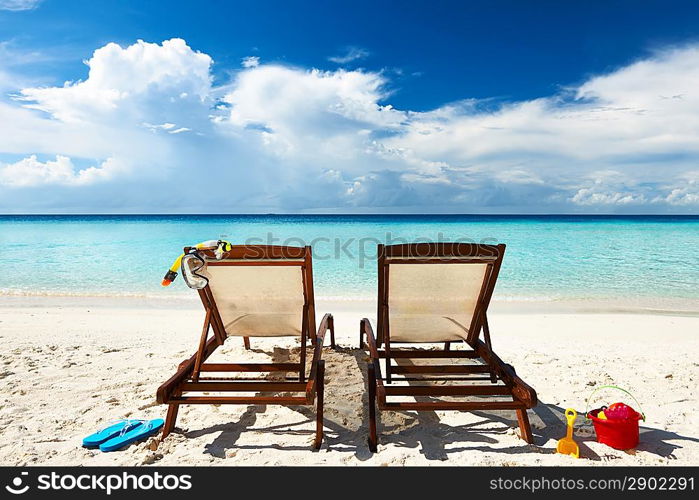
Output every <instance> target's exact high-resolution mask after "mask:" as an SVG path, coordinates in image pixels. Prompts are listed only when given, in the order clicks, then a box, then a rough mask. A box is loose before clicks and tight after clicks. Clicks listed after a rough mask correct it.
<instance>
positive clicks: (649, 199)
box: [0, 39, 699, 213]
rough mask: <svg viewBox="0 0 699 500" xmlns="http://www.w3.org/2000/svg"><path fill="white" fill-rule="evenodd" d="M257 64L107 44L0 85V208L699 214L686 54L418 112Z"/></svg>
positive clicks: (338, 76)
mask: <svg viewBox="0 0 699 500" xmlns="http://www.w3.org/2000/svg"><path fill="white" fill-rule="evenodd" d="M256 62H257V63H258V64H256V65H252V64H249V65H247V66H245V65H244V67H243V68H242V69H240V70H239V71H237V72H236V73H235V74H234V76H233V77H232V80H231V81H230V82H226V84H225V85H224V86H223V87H220V88H215V87H213V86H212V76H211V67H212V64H213V61H212V59H211V58H210V57H209V56H208V55H206V54H203V53H201V52H197V51H195V50H193V49H192V48H190V47H189V46H188V45H187V44H186V43H185V42H184V40H180V39H173V40H167V41H164V42H163V43H162V44H155V43H146V42H143V41H138V42H136V43H135V44H133V45H130V46H128V47H120V46H119V45H116V44H108V45H106V46H104V47H102V48H100V49H97V50H96V51H95V52H94V54H93V56H92V57H91V58H90V60H89V61H87V65H88V70H89V71H88V74H87V77H86V78H85V79H84V80H78V81H75V82H68V83H66V84H65V85H64V86H60V87H38V86H31V87H25V88H20V89H17V90H16V91H15V94H16V95H17V96H18V97H17V99H16V100H14V101H9V102H3V101H2V100H0V118H2V119H0V154H3V153H4V154H11V155H13V158H17V157H20V158H24V159H23V160H21V161H19V162H14V163H5V164H0V172H2V174H1V177H0V200H1V201H0V210H7V207H16V206H17V205H18V204H20V205H21V204H22V203H26V201H25V200H27V199H29V198H31V197H27V196H25V195H20V193H24V192H26V191H30V190H33V189H34V190H39V189H41V190H42V193H45V192H46V193H48V191H46V190H50V189H53V188H52V186H53V187H54V188H55V189H57V191H54V193H55V196H42V197H33V198H31V199H32V200H33V201H32V203H33V204H34V205H32V206H33V207H39V208H37V209H40V208H41V207H49V208H52V207H56V206H59V205H60V207H61V208H62V209H64V210H68V211H69V210H71V207H80V210H85V208H84V207H86V206H87V207H89V206H91V204H94V203H95V200H99V201H101V200H103V199H104V198H105V196H107V197H108V193H109V189H116V187H118V188H119V193H120V195H119V197H117V198H110V201H111V202H112V203H114V204H117V203H119V204H121V205H119V206H117V205H115V207H114V210H116V211H122V212H123V211H156V212H162V211H167V210H168V207H172V211H180V212H181V211H188V210H192V211H238V212H245V211H303V210H324V209H327V210H348V209H356V210H363V211H371V210H384V209H387V208H388V209H390V208H391V207H397V208H396V209H399V210H410V211H419V212H425V211H456V212H477V211H501V212H520V211H548V212H567V211H598V210H602V211H632V212H633V211H644V210H645V211H673V212H675V211H684V212H690V213H692V212H696V210H697V208H699V187H698V186H699V181H698V179H697V174H696V166H697V164H698V163H699V91H697V90H696V89H698V88H699V45H697V46H687V47H685V48H681V49H672V50H667V51H663V52H657V53H654V54H652V55H650V56H649V57H647V58H646V59H644V60H640V61H638V62H636V63H634V64H630V65H628V66H626V67H623V68H619V69H618V70H616V71H613V72H610V73H608V74H605V75H599V76H596V77H594V78H590V79H588V80H587V81H585V82H583V83H582V84H581V85H579V86H577V87H573V88H569V89H566V90H565V91H562V92H561V93H559V94H556V95H553V96H549V97H544V98H540V99H534V100H530V101H522V102H513V103H505V104H503V105H501V106H493V103H492V102H488V103H483V102H479V101H475V100H469V99H464V100H463V101H461V102H457V103H451V104H447V105H444V106H441V107H439V108H436V109H434V110H431V111H429V112H414V111H411V110H407V109H406V110H400V109H395V108H394V107H392V106H391V105H390V100H391V94H390V92H388V91H387V90H386V89H387V86H388V84H389V81H388V79H387V78H388V77H387V76H386V74H384V73H376V72H370V71H363V70H352V71H349V70H345V69H338V70H335V71H321V70H317V69H304V68H295V67H289V66H282V65H278V64H259V61H256ZM0 64H1V62H0ZM2 74H3V73H2V67H0V76H1V75H2ZM9 78H10V77H8V81H9ZM8 84H9V83H7V82H5V83H4V85H5V86H7V85H8ZM32 155H49V156H50V157H53V156H56V160H55V161H54V160H49V161H43V162H42V161H39V160H37V157H36V156H32ZM40 157H43V156H40ZM76 165H95V166H94V167H91V168H87V169H79V168H77V167H76ZM57 186H63V188H61V189H67V188H68V187H69V188H70V196H67V195H65V194H63V191H61V190H59V188H58V187H57ZM101 208H102V206H100V210H98V209H97V208H96V209H95V211H102V210H101ZM75 209H76V210H77V208H75ZM88 210H89V208H88Z"/></svg>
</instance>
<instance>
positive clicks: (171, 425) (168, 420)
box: [160, 403, 180, 441]
mask: <svg viewBox="0 0 699 500" xmlns="http://www.w3.org/2000/svg"><path fill="white" fill-rule="evenodd" d="M179 409H180V405H178V404H174V403H170V404H169V405H168V408H167V417H165V426H163V435H162V437H161V438H160V440H161V441H162V440H163V439H165V438H166V437H168V435H169V434H170V433H171V432H172V431H173V430H174V429H175V421H176V420H177V412H178V411H179Z"/></svg>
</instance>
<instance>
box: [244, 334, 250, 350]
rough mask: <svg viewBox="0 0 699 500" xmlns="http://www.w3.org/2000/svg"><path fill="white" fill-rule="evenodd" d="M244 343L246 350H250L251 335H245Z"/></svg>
mask: <svg viewBox="0 0 699 500" xmlns="http://www.w3.org/2000/svg"><path fill="white" fill-rule="evenodd" d="M243 345H244V346H245V350H246V351H249V350H250V337H243Z"/></svg>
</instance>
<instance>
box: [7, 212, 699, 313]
mask: <svg viewBox="0 0 699 500" xmlns="http://www.w3.org/2000/svg"><path fill="white" fill-rule="evenodd" d="M217 238H225V239H228V240H230V241H232V242H234V243H241V242H243V241H245V240H248V239H250V238H257V240H256V241H255V242H257V243H259V242H271V243H275V244H290V245H299V244H304V243H308V244H313V246H314V253H315V255H314V272H315V287H316V295H318V296H321V297H347V298H358V297H373V296H374V295H375V293H376V292H375V287H376V285H375V277H376V261H375V255H376V244H377V242H387V241H390V240H393V241H394V242H401V239H402V240H406V241H416V240H428V241H437V240H443V241H449V240H455V239H469V240H471V241H476V242H486V243H493V242H502V243H506V244H507V252H506V255H505V260H504V264H503V268H502V272H501V279H500V281H499V283H498V287H497V289H496V297H498V298H500V299H503V298H504V299H507V298H513V299H525V300H526V299H534V300H537V299H554V300H555V299H568V298H574V299H578V298H582V299H586V298H591V299H605V298H628V297H640V298H643V297H648V298H653V297H666V298H667V297H670V298H681V299H699V216H690V217H676V216H632V217H613V216H521V217H520V216H443V215H438V216H393V215H392V216H334V215H318V216H300V215H295V216H291V215H289V216H282V215H264V216H262V215H260V216H257V215H245V216H232V215H226V216H0V244H1V246H2V252H1V253H0V269H1V270H2V272H0V294H5V295H8V294H57V295H60V294H78V295H83V294H84V295H90V294H114V293H116V294H124V295H137V296H138V295H146V296H162V297H168V296H173V295H186V294H192V293H194V292H192V291H191V290H189V289H188V288H187V287H186V286H185V285H184V283H183V281H182V280H181V278H178V280H177V281H176V282H175V283H174V284H173V285H171V286H170V287H169V288H162V287H161V286H160V281H161V279H162V277H163V274H164V273H165V271H166V270H167V268H168V267H169V266H170V264H171V262H172V260H173V259H174V258H175V257H176V256H177V255H178V253H179V252H180V251H181V249H182V247H183V246H184V245H187V244H194V243H197V242H199V241H203V240H208V239H217Z"/></svg>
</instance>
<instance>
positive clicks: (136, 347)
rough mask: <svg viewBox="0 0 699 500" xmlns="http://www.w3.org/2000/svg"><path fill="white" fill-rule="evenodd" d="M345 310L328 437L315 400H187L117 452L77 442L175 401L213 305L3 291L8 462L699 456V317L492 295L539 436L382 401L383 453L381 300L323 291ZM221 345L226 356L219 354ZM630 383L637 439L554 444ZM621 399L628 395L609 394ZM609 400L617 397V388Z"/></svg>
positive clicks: (331, 354) (503, 418)
mask: <svg viewBox="0 0 699 500" xmlns="http://www.w3.org/2000/svg"><path fill="white" fill-rule="evenodd" d="M317 309H318V313H319V315H320V314H321V313H323V312H326V311H329V312H333V313H334V314H335V318H336V325H337V339H338V342H339V344H340V345H341V346H342V347H341V348H340V349H338V350H337V351H332V350H330V349H326V351H325V353H324V358H325V359H326V380H327V387H326V406H325V408H326V410H325V426H326V431H325V441H324V443H323V447H322V449H321V450H320V451H319V452H314V451H312V450H311V442H312V438H313V430H314V421H313V419H314V410H313V409H312V408H306V407H294V408H284V407H276V406H275V407H272V406H267V407H266V406H264V405H259V406H249V407H244V406H243V407H238V406H218V407H213V406H191V407H183V408H182V409H181V410H180V417H179V419H178V422H177V432H176V433H175V434H173V435H171V436H170V437H168V438H167V439H166V440H165V441H164V442H163V443H160V444H159V447H158V448H157V450H155V451H153V450H152V449H151V448H155V444H157V441H158V440H157V439H151V440H149V441H148V442H146V443H141V444H135V445H131V446H130V447H129V448H127V449H125V450H123V451H119V452H114V453H100V452H99V451H91V450H86V449H83V448H81V447H80V441H81V439H82V437H83V436H85V435H87V434H89V433H91V432H93V431H94V430H96V429H98V428H100V427H101V426H103V425H105V424H106V423H107V422H109V421H110V420H114V419H117V418H120V417H130V418H156V417H164V416H165V407H163V406H159V405H156V404H155V391H156V389H157V387H158V386H159V385H160V384H161V383H162V382H163V381H164V380H165V379H166V378H168V377H169V376H170V375H171V374H172V373H174V371H175V369H176V366H177V364H178V363H179V362H180V361H182V360H183V359H185V358H187V357H189V356H190V355H191V354H192V353H193V352H194V351H195V349H196V345H197V342H198V337H199V332H200V325H201V321H202V316H203V314H202V313H201V311H200V310H199V307H198V305H197V304H195V303H194V302H190V301H176V302H172V301H170V302H162V301H155V300H147V299H140V300H136V299H124V298H75V297H73V298H50V297H42V298H37V297H5V298H3V299H2V300H0V346H2V348H1V349H0V436H1V437H0V465H77V464H82V465H140V464H158V465H185V464H192V465H209V464H210V465H306V464H328V465H344V464H347V465H362V464H367V465H386V464H388V465H439V464H447V465H571V464H572V465H583V464H585V465H588V464H590V465H607V464H610V465H616V464H619V465H622V464H623V465H675V464H677V465H680V464H682V465H698V464H699V412H697V396H696V386H697V382H696V380H695V379H696V377H697V374H698V373H699V370H698V366H699V357H698V356H697V353H698V351H699V349H698V347H699V342H698V339H699V336H698V333H699V316H697V315H696V314H691V313H685V314H679V313H666V314H660V313H658V312H656V313H654V314H648V313H639V312H637V313H633V314H630V313H603V312H585V313H582V312H576V311H575V308H560V307H555V305H554V304H537V305H529V306H528V307H525V306H517V307H515V306H512V305H503V304H496V305H495V308H494V311H493V313H492V314H491V319H490V322H491V329H492V332H493V333H492V334H493V344H494V349H495V351H496V352H497V353H498V354H499V355H500V356H501V357H502V358H503V359H504V360H505V361H507V362H509V363H512V364H514V365H515V366H516V368H517V372H518V374H519V375H520V376H521V377H522V378H523V379H524V380H525V381H527V382H528V383H529V384H530V385H532V386H533V387H534V388H535V389H536V390H537V392H538V395H539V400H540V403H539V405H538V406H537V407H536V408H535V409H534V410H532V411H530V412H529V414H530V419H531V422H532V427H533V432H534V441H535V443H534V444H533V445H527V444H525V443H524V442H523V441H521V440H520V439H519V438H518V436H517V431H516V418H515V416H514V413H513V412H508V411H501V412H492V413H486V412H474V413H455V412H422V413H420V414H417V413H412V412H401V413H395V412H384V413H382V415H381V421H382V423H381V433H382V437H381V443H380V445H379V452H378V453H376V454H372V453H370V452H369V450H368V448H367V446H366V439H367V427H366V419H365V413H366V396H365V360H366V356H365V355H364V353H362V352H360V351H358V350H357V349H356V344H357V339H358V323H359V319H360V318H361V317H364V316H367V317H370V318H373V316H374V315H375V314H374V312H373V311H374V308H373V304H371V303H370V302H366V303H364V302H344V303H343V302H334V303H328V302H321V301H319V303H318V307H317ZM697 309H698V310H699V307H697ZM252 347H253V350H252V351H247V352H246V351H245V350H244V349H243V348H242V342H241V341H240V339H229V340H228V341H227V342H226V344H225V345H224V346H223V348H221V349H219V351H218V352H217V353H216V354H215V357H216V359H221V360H224V359H225V360H238V361H252V360H255V359H274V360H275V361H282V360H284V359H288V358H289V357H292V358H293V357H294V356H295V355H298V348H297V347H296V346H295V345H294V341H293V340H281V341H276V342H275V341H274V340H269V339H267V340H253V345H252ZM212 359H214V358H212ZM609 383H613V384H618V385H622V386H624V387H627V388H628V389H630V390H631V391H632V392H633V393H634V394H635V395H636V397H637V398H638V399H639V400H640V401H641V404H642V405H643V410H644V411H645V412H646V415H647V421H646V422H644V423H642V429H641V443H640V445H639V447H638V449H637V450H636V451H634V452H622V451H616V450H613V449H611V448H608V447H606V446H604V445H601V444H599V443H597V442H595V437H594V433H593V431H592V429H591V427H590V424H585V423H584V419H582V418H581V417H579V419H578V429H577V431H576V437H577V439H578V441H579V442H580V445H581V455H582V456H583V457H584V458H583V459H581V460H578V461H576V460H574V459H572V458H569V457H565V456H561V455H557V454H555V452H554V450H555V446H556V441H557V439H558V438H560V437H561V436H562V435H563V434H564V432H565V429H564V424H563V422H564V418H563V411H564V410H565V408H566V407H573V408H576V409H578V410H579V411H581V412H582V411H583V410H584V409H585V399H586V397H587V396H588V395H589V394H590V393H591V391H592V390H593V389H594V387H596V386H599V385H602V384H609ZM609 398H610V399H615V398H617V396H616V395H613V394H610V395H609ZM608 402H612V401H611V400H610V401H608Z"/></svg>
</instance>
